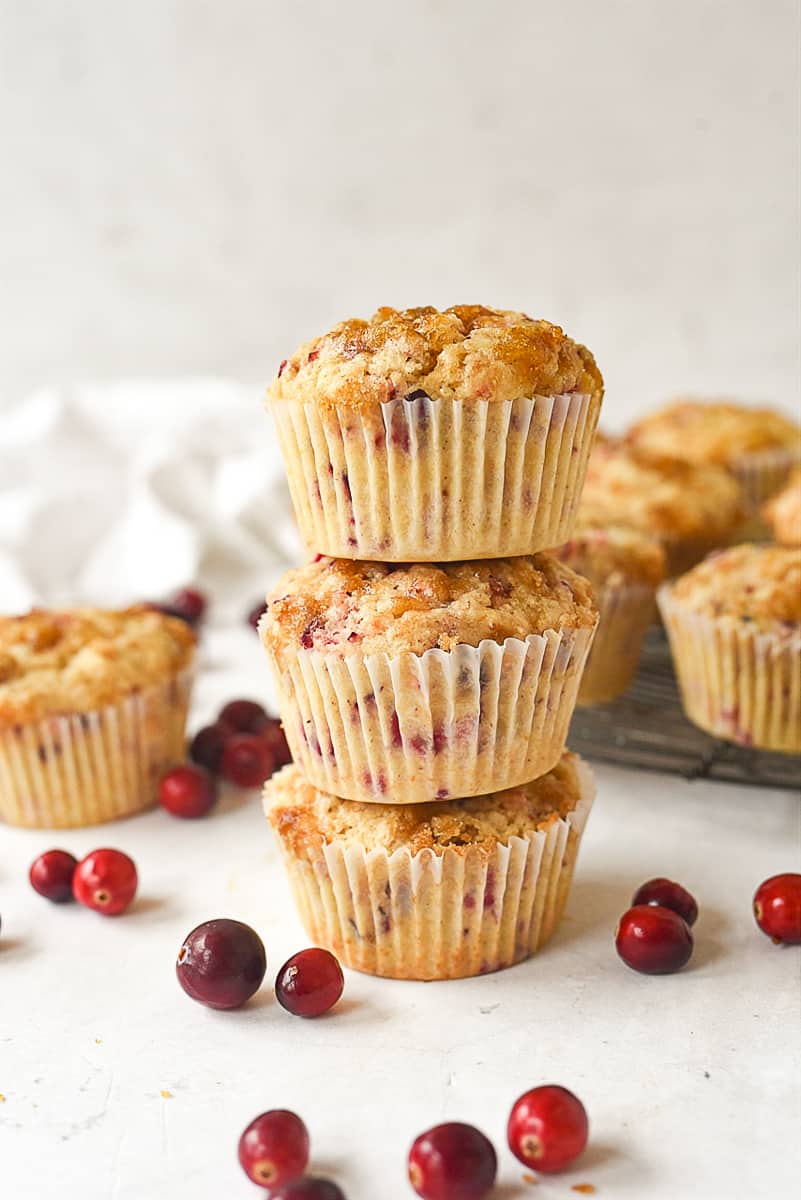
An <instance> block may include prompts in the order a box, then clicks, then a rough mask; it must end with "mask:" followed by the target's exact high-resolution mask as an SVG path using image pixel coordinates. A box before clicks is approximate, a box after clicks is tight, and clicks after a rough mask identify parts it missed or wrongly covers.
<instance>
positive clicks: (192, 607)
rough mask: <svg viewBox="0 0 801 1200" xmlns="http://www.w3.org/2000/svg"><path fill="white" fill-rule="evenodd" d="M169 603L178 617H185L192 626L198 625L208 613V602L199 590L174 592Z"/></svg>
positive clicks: (191, 589)
mask: <svg viewBox="0 0 801 1200" xmlns="http://www.w3.org/2000/svg"><path fill="white" fill-rule="evenodd" d="M167 603H168V604H169V605H170V607H171V608H172V609H173V611H174V612H175V614H176V616H180V617H183V619H184V620H185V621H188V622H189V624H190V625H197V624H198V622H200V621H202V619H203V616H204V614H205V612H206V604H207V600H206V597H205V596H204V594H203V592H201V591H200V590H199V589H198V588H192V587H185V588H179V589H178V591H177V592H173V594H172V595H171V596H170V598H169V600H168V601H167Z"/></svg>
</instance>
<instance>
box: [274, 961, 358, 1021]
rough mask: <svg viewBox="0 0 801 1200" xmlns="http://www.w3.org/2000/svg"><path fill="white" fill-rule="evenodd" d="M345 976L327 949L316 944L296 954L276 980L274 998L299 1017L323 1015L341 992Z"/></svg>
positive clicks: (286, 963)
mask: <svg viewBox="0 0 801 1200" xmlns="http://www.w3.org/2000/svg"><path fill="white" fill-rule="evenodd" d="M344 987H345V977H344V975H343V974H342V968H341V967H340V965H339V963H338V962H337V960H336V958H335V957H334V955H333V954H331V953H330V952H329V951H328V950H321V949H320V948H319V947H316V946H315V947H313V948H312V949H311V950H301V951H300V953H298V954H293V955H292V957H291V958H290V959H287V961H286V962H285V963H284V965H283V967H282V968H281V970H280V971H279V972H278V975H277V977H276V980H275V998H276V1000H277V1001H278V1003H279V1004H280V1005H281V1007H282V1008H285V1009H286V1010H287V1012H291V1013H293V1014H294V1015H295V1016H296V1017H320V1016H322V1014H323V1013H327V1012H328V1011H329V1009H331V1008H333V1007H334V1005H335V1004H336V1002H337V1000H339V998H340V996H341V995H342V990H343V988H344Z"/></svg>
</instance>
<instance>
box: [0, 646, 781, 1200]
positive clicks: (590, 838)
mask: <svg viewBox="0 0 801 1200" xmlns="http://www.w3.org/2000/svg"><path fill="white" fill-rule="evenodd" d="M206 657H207V669H206V671H205V673H204V675H203V677H202V678H201V682H200V688H199V693H198V706H197V711H198V716H199V717H205V716H208V715H210V714H211V713H212V711H213V710H214V708H215V706H216V705H217V704H218V703H219V702H220V701H222V700H225V699H229V698H230V697H231V696H232V695H233V694H235V693H240V692H244V693H245V694H251V695H263V694H265V682H266V679H265V675H266V668H265V666H264V664H263V662H262V660H261V655H260V652H259V650H258V648H257V645H256V642H255V639H254V638H253V636H252V635H251V633H250V631H249V630H243V631H241V632H232V633H228V634H219V635H217V636H216V637H213V638H212V639H211V641H210V644H209V646H208V649H207V654H206ZM598 780H599V785H600V786H599V795H598V799H597V801H596V807H595V811H594V812H593V814H592V816H591V818H590V821H589V824H588V827H587V834H586V839H585V843H584V846H583V848H582V853H581V856H580V859H579V866H578V874H577V878H576V883H575V888H574V891H573V894H572V897H571V900H570V903H569V908H568V912H567V916H566V918H565V920H564V922H563V924H562V926H561V928H560V930H559V932H558V934H557V936H556V937H555V939H554V941H553V942H552V943H551V945H550V946H549V947H548V948H546V949H545V950H544V951H543V952H542V953H541V955H540V956H539V957H537V958H535V959H534V960H532V961H531V962H529V963H528V964H523V965H522V966H520V967H518V968H515V969H513V970H510V971H506V972H503V973H501V974H498V975H495V976H487V977H484V978H480V979H475V980H467V981H464V982H460V983H456V984H404V983H395V982H386V981H383V982H382V981H378V980H372V979H369V978H367V977H363V976H358V975H354V974H352V973H348V975H347V982H346V996H345V998H344V999H343V1002H342V1004H341V1007H340V1010H339V1011H338V1012H335V1013H333V1014H331V1016H329V1017H328V1018H325V1019H323V1020H321V1021H317V1022H304V1021H301V1020H299V1019H296V1018H292V1017H290V1016H289V1015H288V1014H286V1013H284V1012H283V1010H282V1009H280V1008H279V1007H278V1006H277V1005H276V1003H275V1002H274V1000H273V999H272V996H271V991H270V987H269V980H270V979H271V978H272V976H273V974H274V972H275V970H277V968H278V967H279V966H280V964H281V962H282V961H283V960H284V958H285V957H286V956H288V955H289V954H290V953H292V952H293V951H294V950H296V949H298V948H300V947H301V946H303V945H304V944H305V938H304V935H303V933H302V931H301V930H300V928H299V926H298V924H297V921H296V918H295V915H294V911H293V909H292V907H291V903H290V900H289V897H288V894H287V888H286V885H285V881H284V876H283V871H282V868H281V866H280V864H279V861H278V857H277V853H276V850H275V849H274V847H273V845H272V838H271V835H270V834H269V833H268V830H267V828H266V827H265V824H264V822H263V819H262V817H261V815H260V811H259V806H258V801H257V800H256V799H255V798H254V797H251V796H247V797H245V796H244V795H236V796H231V797H230V798H229V799H228V800H227V801H226V802H225V803H224V804H223V806H222V808H221V810H220V811H219V812H217V813H216V814H215V815H214V816H212V817H211V818H209V819H208V820H207V821H204V822H197V823H192V822H189V823H179V822H177V821H175V820H173V819H172V818H170V817H168V816H167V815H166V814H162V813H160V812H156V813H153V814H150V815H148V816H145V817H141V818H137V819H135V820H133V821H130V822H127V823H125V824H120V825H116V826H108V827H105V828H102V829H99V830H82V831H77V832H74V833H64V834H59V835H56V836H52V835H50V834H38V833H35V832H21V831H9V830H3V831H2V834H0V837H2V864H1V865H0V911H2V916H3V932H2V936H1V937H0V978H1V979H2V1025H1V1027H0V1092H2V1093H3V1095H4V1096H5V1102H4V1103H2V1104H0V1163H2V1191H3V1195H4V1196H8V1197H13V1198H14V1200H47V1198H48V1197H50V1196H54V1195H59V1196H64V1197H69V1200H73V1197H75V1198H77V1197H79V1196H80V1197H81V1200H218V1198H219V1197H221V1196H225V1197H227V1198H230V1200H235V1198H237V1197H242V1200H247V1197H255V1195H256V1192H255V1189H253V1187H252V1186H251V1185H250V1184H249V1183H248V1182H247V1181H246V1180H245V1178H244V1176H243V1175H241V1173H240V1170H239V1166H238V1164H237V1162H236V1142H237V1138H238V1136H239V1133H240V1132H241V1130H242V1128H243V1127H244V1125H245V1124H246V1123H247V1122H248V1121H249V1120H250V1119H251V1118H252V1117H253V1116H255V1114H256V1113H257V1112H259V1111H261V1110H263V1109H265V1108H269V1107H272V1106H279V1105H280V1106H287V1107H290V1108H295V1109H297V1110H298V1111H299V1112H300V1113H301V1114H302V1115H303V1117H304V1119H305V1120H306V1121H307V1123H308V1125H309V1128H310V1131H311V1136H312V1142H313V1155H314V1163H315V1165H316V1166H317V1167H318V1168H319V1169H320V1170H321V1171H322V1170H325V1171H327V1172H330V1173H331V1174H333V1175H335V1176H336V1177H337V1178H338V1179H339V1180H340V1181H341V1183H342V1185H343V1187H344V1188H345V1190H346V1192H347V1195H348V1197H349V1200H404V1197H411V1196H412V1193H411V1190H410V1188H409V1187H408V1185H407V1184H406V1183H405V1180H404V1158H405V1152H406V1149H407V1146H408V1144H409V1143H410V1141H411V1140H412V1138H413V1137H414V1136H415V1135H416V1134H417V1133H418V1132H420V1131H421V1130H422V1129H423V1128H425V1127H426V1126H427V1125H429V1124H433V1123H434V1122H437V1121H439V1120H442V1119H466V1120H470V1121H473V1122H475V1123H477V1124H478V1125H480V1126H481V1127H482V1128H484V1129H485V1130H486V1132H487V1133H488V1134H489V1135H490V1136H491V1137H492V1138H493V1140H494V1141H495V1143H496V1145H497V1146H498V1148H499V1151H500V1158H501V1163H502V1170H501V1180H502V1181H503V1186H499V1187H498V1189H497V1197H498V1200H525V1198H526V1197H532V1200H534V1198H535V1197H536V1200H568V1197H570V1196H572V1195H576V1193H574V1192H572V1191H571V1190H570V1187H571V1185H572V1184H573V1183H577V1182H591V1183H593V1184H595V1186H596V1187H597V1189H598V1192H597V1195H598V1200H606V1198H607V1197H608V1198H609V1200H644V1197H647V1198H648V1200H678V1198H681V1200H753V1198H754V1197H760V1198H762V1197H764V1198H765V1200H780V1198H781V1200H783V1198H784V1197H789V1196H791V1195H793V1194H795V1191H796V1190H797V1185H798V1184H799V1182H801V1149H800V1148H799V1144H798V1139H797V1131H798V1117H799V1102H798V1079H799V1075H800V1074H801V1028H799V1021H798V1000H799V950H798V949H797V948H796V949H792V948H786V949H777V948H776V947H774V946H772V945H771V943H770V942H769V941H768V940H767V939H766V938H765V937H763V936H762V935H761V934H760V933H759V932H758V931H757V929H756V927H755V925H754V923H753V918H752V916H751V912H750V901H751V895H752V893H753V890H754V888H755V886H756V885H757V884H758V883H759V882H760V880H761V879H763V878H764V877H766V876H768V875H771V874H774V873H776V872H779V871H783V870H787V869H792V868H793V867H794V866H795V867H796V869H797V865H798V845H799V813H798V801H797V798H796V797H794V796H791V795H789V794H782V793H770V792H761V791H757V790H748V789H740V788H736V787H728V786H721V785H714V784H703V783H694V784H687V783H684V782H682V781H680V780H677V779H670V778H667V777H660V776H653V775H649V776H646V775H640V774H638V773H631V772H623V771H619V770H613V769H610V768H604V769H601V770H599V771H598ZM52 844H57V845H63V846H65V847H67V848H71V849H73V850H74V851H76V852H77V853H79V854H80V853H82V852H85V851H87V850H89V849H90V848H92V847H94V846H97V845H108V844H112V845H117V846H120V847H121V848H124V849H126V850H127V851H129V852H130V853H132V854H133V856H134V857H135V859H136V861H137V863H138V865H139V868H140V874H141V880H142V884H141V893H140V898H139V899H138V900H137V902H136V904H135V907H134V908H133V909H132V910H131V911H130V912H129V913H128V914H127V915H125V916H123V917H121V918H118V919H116V920H113V919H104V918H102V917H100V916H97V915H96V914H94V913H91V912H88V911H85V910H82V909H78V908H77V907H67V908H57V907H53V906H50V905H48V904H47V902H46V901H44V900H42V899H41V898H40V897H38V896H36V895H35V894H34V892H33V891H32V890H31V889H30V888H29V886H28V884H27V881H26V870H27V866H28V864H29V862H30V860H31V859H32V858H33V857H34V856H35V854H36V853H38V852H39V851H41V850H43V849H44V848H46V847H47V846H49V845H52ZM662 873H665V874H668V875H671V876H674V877H676V876H678V877H679V878H680V879H681V880H682V881H683V882H684V883H685V884H686V885H687V886H688V887H689V888H691V889H692V891H693V892H694V893H695V894H696V895H697V897H698V900H699V903H700V907H701V916H700V918H699V921H698V924H697V926H696V952H695V956H694V959H693V960H692V962H691V964H690V966H689V968H687V969H686V970H685V971H683V972H682V973H680V974H678V975H674V976H666V977H663V978H657V977H654V978H650V977H646V976H641V975H637V974H635V973H634V972H632V971H629V970H628V969H627V968H626V967H624V966H623V965H622V964H621V963H620V962H619V961H618V959H617V958H616V955H615V952H614V949H613V945H612V934H613V930H614V925H615V921H616V919H617V917H618V915H619V913H620V911H621V910H622V909H623V908H624V907H625V906H626V904H627V902H628V899H629V897H630V894H631V892H632V891H633V890H634V888H635V887H636V886H637V884H639V883H640V882H642V881H643V880H644V879H646V878H648V877H650V876H652V875H655V874H662ZM223 915H224V916H233V917H238V918H241V919H244V920H246V921H249V922H251V923H252V924H253V925H254V926H255V927H256V928H257V929H258V930H259V931H260V933H261V934H262V936H263V937H264V939H265V942H266V945H267V951H268V958H269V967H268V986H267V987H265V989H264V990H263V992H262V993H261V994H260V995H259V997H258V1000H257V1001H256V1002H254V1003H252V1004H251V1005H250V1006H249V1007H247V1008H246V1009H244V1010H243V1011H241V1012H238V1013H213V1012H210V1011H209V1010H206V1009H204V1008H202V1007H200V1006H198V1005H196V1004H194V1003H193V1002H192V1001H191V1000H189V999H188V998H187V997H186V996H184V994H183V992H182V991H181V990H180V988H179V987H178V984H177V983H176V981H175V978H174V968H173V963H174V957H175V954H176V952H177V949H178V947H179V945H180V942H181V940H182V938H183V936H184V934H185V933H186V932H187V931H188V930H189V929H190V928H191V927H192V926H193V925H194V924H196V923H197V922H199V921H202V920H205V919H208V918H210V917H213V916H223ZM547 1081H552V1082H561V1083H563V1084H565V1085H567V1086H569V1087H571V1088H573V1089H574V1090H575V1091H576V1092H577V1093H578V1094H579V1095H580V1096H581V1097H582V1098H583V1100H584V1102H585V1103H586V1105H587V1107H588V1110H589V1114H590V1120H591V1126H592V1135H591V1136H592V1143H591V1148H590V1149H588V1151H587V1154H586V1156H585V1158H584V1160H583V1162H582V1163H581V1164H580V1165H579V1166H577V1167H576V1168H575V1170H573V1171H571V1172H569V1173H568V1174H566V1175H564V1176H557V1177H552V1178H551V1179H550V1180H545V1179H543V1180H542V1181H541V1182H540V1183H539V1184H538V1185H537V1186H536V1187H531V1186H530V1185H527V1184H526V1183H524V1182H523V1181H522V1175H523V1168H522V1167H520V1166H518V1164H517V1163H516V1162H515V1161H514V1160H513V1159H512V1158H511V1156H510V1155H509V1154H508V1152H506V1151H505V1150H503V1129H504V1124H505V1118H506V1115H507V1111H508V1108H509V1106H510V1105H511V1103H512V1101H513V1100H514V1099H515V1097H516V1096H517V1095H518V1094H519V1093H520V1092H521V1091H523V1090H524V1089H525V1088H527V1087H529V1086H533V1085H534V1084H536V1083H541V1082H547ZM162 1089H165V1090H167V1091H169V1092H171V1093H172V1096H171V1098H168V1099H164V1098H162V1096H161V1091H162Z"/></svg>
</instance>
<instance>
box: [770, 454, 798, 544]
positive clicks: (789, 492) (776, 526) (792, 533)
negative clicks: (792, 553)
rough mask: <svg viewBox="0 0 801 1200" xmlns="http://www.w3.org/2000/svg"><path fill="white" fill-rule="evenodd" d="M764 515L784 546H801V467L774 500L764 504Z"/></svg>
mask: <svg viewBox="0 0 801 1200" xmlns="http://www.w3.org/2000/svg"><path fill="white" fill-rule="evenodd" d="M762 516H763V518H764V520H765V521H766V522H767V524H768V525H769V526H770V529H771V531H772V532H773V536H774V538H775V539H776V541H777V542H780V543H781V544H782V545H783V546H801V467H797V468H796V470H795V471H793V473H792V474H791V475H790V478H789V479H788V480H787V483H786V484H785V485H784V487H783V488H782V490H781V491H780V492H778V493H777V494H776V495H775V496H774V497H773V499H772V500H768V502H767V504H763V506H762Z"/></svg>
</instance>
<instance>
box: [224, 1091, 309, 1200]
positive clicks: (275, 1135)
mask: <svg viewBox="0 0 801 1200" xmlns="http://www.w3.org/2000/svg"><path fill="white" fill-rule="evenodd" d="M308 1161H309V1134H308V1131H307V1129H306V1126H305V1125H304V1124H303V1122H302V1121H301V1119H300V1117H299V1116H297V1115H296V1114H295V1113H293V1112H290V1111H289V1110H288V1109H286V1108H274V1109H271V1111H270V1112H264V1113H261V1115H260V1116H258V1117H256V1118H255V1119H254V1120H253V1121H251V1122H250V1124H249V1125H248V1127H247V1129H246V1130H245V1132H244V1133H243V1134H242V1136H241V1138H240V1139H239V1162H240V1164H241V1167H242V1170H243V1171H244V1172H245V1174H246V1175H247V1177H248V1179H250V1180H252V1182H253V1183H258V1184H259V1185H260V1186H261V1187H263V1188H270V1189H271V1192H270V1195H271V1197H272V1195H273V1193H272V1188H274V1187H280V1186H281V1184H284V1183H290V1182H291V1181H292V1180H293V1179H297V1178H298V1177H299V1176H300V1175H302V1174H303V1172H304V1171H305V1170H306V1164H307V1162H308Z"/></svg>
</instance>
